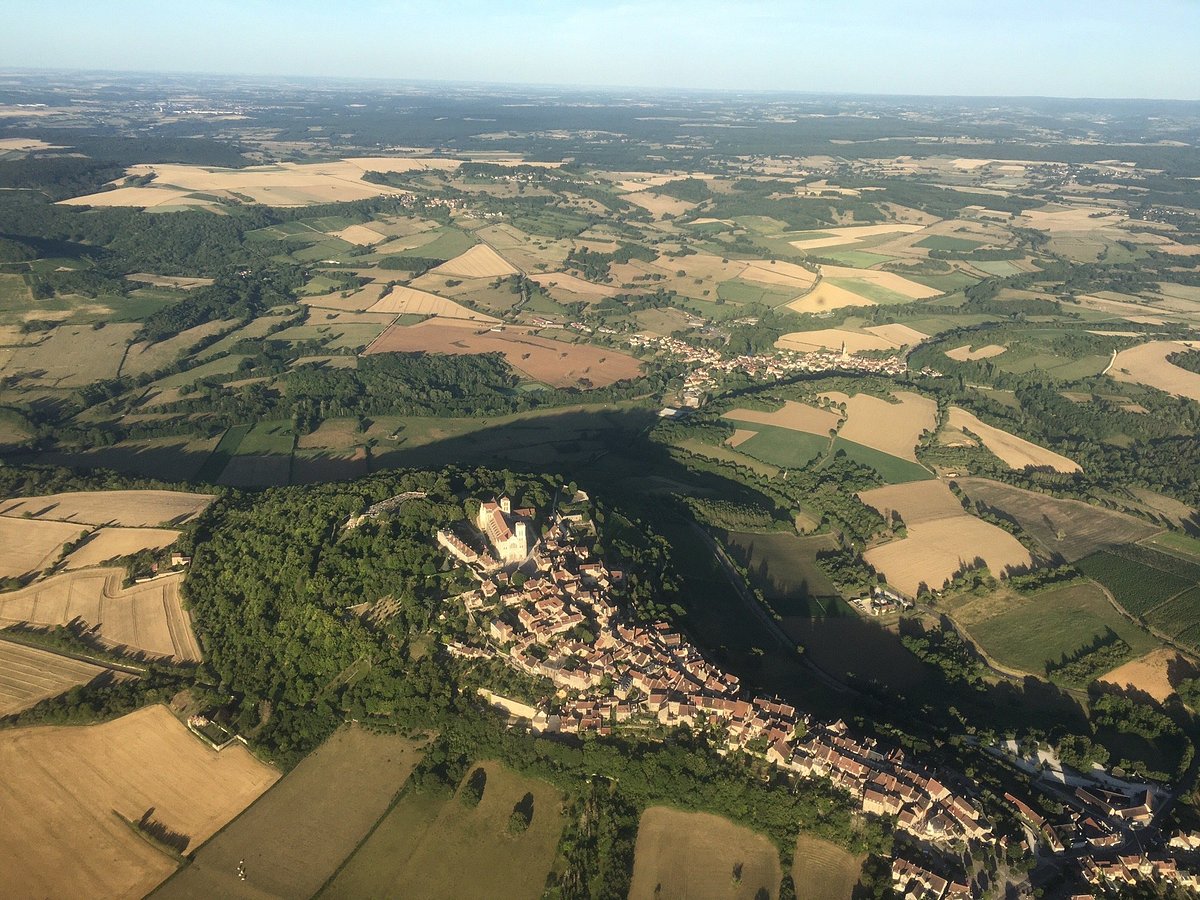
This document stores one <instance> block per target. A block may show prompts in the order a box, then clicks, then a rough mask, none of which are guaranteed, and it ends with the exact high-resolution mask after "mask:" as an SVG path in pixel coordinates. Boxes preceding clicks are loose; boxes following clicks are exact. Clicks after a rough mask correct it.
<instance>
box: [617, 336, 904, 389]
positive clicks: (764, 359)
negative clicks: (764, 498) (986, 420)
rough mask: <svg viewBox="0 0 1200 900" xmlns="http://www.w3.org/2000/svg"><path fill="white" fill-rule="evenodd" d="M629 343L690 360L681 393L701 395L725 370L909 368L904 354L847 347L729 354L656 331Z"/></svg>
mask: <svg viewBox="0 0 1200 900" xmlns="http://www.w3.org/2000/svg"><path fill="white" fill-rule="evenodd" d="M626 343H628V344H629V345H630V346H632V347H649V348H652V349H655V350H657V351H659V352H660V353H663V354H665V355H667V356H670V357H673V358H675V359H678V360H681V361H683V362H685V363H688V364H689V365H690V366H691V369H690V371H689V372H688V374H687V375H686V376H685V377H684V383H683V388H682V391H681V393H683V394H684V395H693V396H702V395H704V394H706V393H709V392H711V391H712V390H714V389H715V388H716V387H718V385H719V383H720V382H719V376H720V375H722V374H723V375H734V374H742V375H745V376H746V377H748V378H751V379H754V380H756V381H777V380H779V379H781V378H787V377H790V376H792V375H796V374H800V373H812V372H863V373H867V374H873V375H890V376H900V375H904V374H906V373H907V372H908V363H907V362H906V361H905V359H904V357H903V356H902V355H897V356H887V357H883V358H880V359H875V358H870V357H864V356H855V355H854V354H850V353H846V352H844V351H843V352H835V351H832V350H819V351H815V352H812V353H797V352H796V351H793V350H776V351H774V352H773V353H765V354H744V355H742V356H731V357H726V356H723V355H722V354H721V352H720V351H718V350H714V349H712V348H710V347H696V346H694V345H693V344H689V343H688V342H687V341H682V340H680V339H679V338H675V337H663V336H661V335H656V334H634V335H630V336H629V337H628V338H626ZM695 405H699V404H695Z"/></svg>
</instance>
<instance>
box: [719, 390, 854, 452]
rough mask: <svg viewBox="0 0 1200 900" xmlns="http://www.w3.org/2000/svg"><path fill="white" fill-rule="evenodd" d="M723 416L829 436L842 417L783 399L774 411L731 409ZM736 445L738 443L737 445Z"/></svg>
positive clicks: (734, 419) (835, 413) (738, 420)
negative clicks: (781, 404)
mask: <svg viewBox="0 0 1200 900" xmlns="http://www.w3.org/2000/svg"><path fill="white" fill-rule="evenodd" d="M722 418H725V419H732V420H733V421H735V422H753V423H754V424H757V425H773V426H775V427H777V428H787V429H789V430H791V431H803V432H806V433H808V434H815V435H819V436H821V437H827V436H828V435H829V432H830V431H832V430H834V429H836V428H837V427H838V423H839V422H841V420H842V417H841V416H840V415H838V413H837V412H830V411H829V410H826V409H818V408H817V407H815V406H809V405H808V404H807V403H797V402H796V401H795V400H785V401H783V406H782V407H780V408H779V409H777V410H775V411H774V412H764V411H763V410H761V409H740V408H739V409H731V410H730V411H729V412H727V413H725V415H724V416H722ZM735 446H736V445H735Z"/></svg>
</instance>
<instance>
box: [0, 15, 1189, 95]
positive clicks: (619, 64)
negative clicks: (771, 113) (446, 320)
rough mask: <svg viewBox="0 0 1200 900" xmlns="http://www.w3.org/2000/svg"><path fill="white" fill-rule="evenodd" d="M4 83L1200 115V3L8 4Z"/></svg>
mask: <svg viewBox="0 0 1200 900" xmlns="http://www.w3.org/2000/svg"><path fill="white" fill-rule="evenodd" d="M0 22H3V23H4V27H3V28H2V29H0V70H2V69H4V68H67V69H101V70H114V71H164V72H204V73H216V74H231V75H292V76H295V75H307V76H319V77H344V78H382V79H390V80H444V81H467V82H499V83H508V84H555V85H596V86H619V87H644V88H685V89H686V88H692V89H718V90H721V89H726V90H751V91H759V90H777V91H805V92H821V93H827V92H829V93H871V94H938V95H974V96H1054V97H1145V98H1163V99H1189V100H1195V99H1200V0H1123V2H1112V0H954V2H943V0H790V2H788V0H721V2H718V0H642V2H636V3H635V2H618V0H492V2H479V0H433V2H429V0H392V2H387V0H320V2H316V0H190V2H189V0H120V2H115V0H0Z"/></svg>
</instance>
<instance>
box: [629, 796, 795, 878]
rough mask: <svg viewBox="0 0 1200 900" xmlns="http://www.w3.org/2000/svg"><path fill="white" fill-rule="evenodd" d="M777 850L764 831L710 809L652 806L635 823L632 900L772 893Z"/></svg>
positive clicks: (777, 869) (779, 874)
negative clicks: (697, 810)
mask: <svg viewBox="0 0 1200 900" xmlns="http://www.w3.org/2000/svg"><path fill="white" fill-rule="evenodd" d="M782 877H783V872H782V869H781V868H780V866H779V853H778V851H777V850H776V849H775V847H774V845H773V844H772V843H771V842H770V841H769V840H768V839H767V838H766V837H764V836H763V835H761V834H758V833H756V832H753V831H751V830H750V829H749V828H744V827H742V826H740V825H735V824H733V823H732V822H730V821H729V820H728V819H724V818H721V817H720V816H714V815H710V814H709V813H689V812H681V811H679V810H676V809H670V808H668V807H665V806H652V807H650V808H649V809H647V810H646V811H645V812H644V813H642V818H641V821H640V822H639V823H638V834H637V845H636V847H635V849H634V855H633V881H632V883H631V885H630V888H629V897H630V900H651V898H653V900H669V898H680V900H683V898H688V897H693V898H694V897H703V898H706V900H708V898H713V900H715V898H723V897H728V898H737V900H752V898H755V897H759V896H762V893H761V892H763V891H765V892H766V896H769V897H774V896H776V895H777V893H778V891H779V882H780V880H781V879H782Z"/></svg>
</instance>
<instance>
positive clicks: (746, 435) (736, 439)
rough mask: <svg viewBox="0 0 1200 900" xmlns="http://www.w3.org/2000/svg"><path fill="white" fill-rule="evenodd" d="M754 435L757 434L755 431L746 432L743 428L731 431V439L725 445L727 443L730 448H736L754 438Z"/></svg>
mask: <svg viewBox="0 0 1200 900" xmlns="http://www.w3.org/2000/svg"><path fill="white" fill-rule="evenodd" d="M756 434H758V432H757V431H748V430H747V429H745V428H735V429H734V430H733V437H731V438H730V439H729V440H727V441H726V442H725V443H727V444H728V445H729V446H730V447H737V446H738V445H739V444H743V443H745V442H746V441H748V440H750V438H752V437H754V436H755V435H756Z"/></svg>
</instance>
